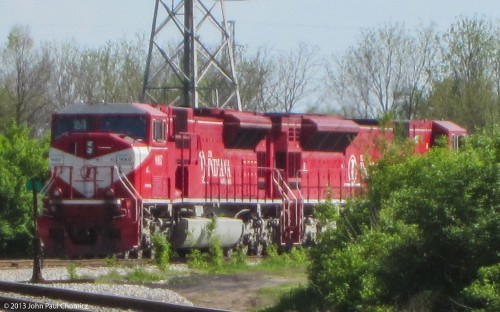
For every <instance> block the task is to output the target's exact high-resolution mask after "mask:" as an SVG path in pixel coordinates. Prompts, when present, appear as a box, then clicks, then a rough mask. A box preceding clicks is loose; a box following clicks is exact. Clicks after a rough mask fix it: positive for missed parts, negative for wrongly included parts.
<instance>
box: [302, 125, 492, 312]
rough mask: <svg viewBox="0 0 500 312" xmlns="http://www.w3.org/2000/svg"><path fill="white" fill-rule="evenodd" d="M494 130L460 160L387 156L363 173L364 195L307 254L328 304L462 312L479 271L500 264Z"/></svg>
mask: <svg viewBox="0 0 500 312" xmlns="http://www.w3.org/2000/svg"><path fill="white" fill-rule="evenodd" d="M499 129H500V127H497V128H494V129H489V130H488V131H489V132H483V133H480V134H478V135H477V136H474V137H472V138H470V140H469V142H468V146H467V147H465V148H464V149H462V150H461V151H460V152H454V151H450V150H448V149H445V148H441V149H434V150H432V151H431V152H429V153H428V154H426V155H421V156H412V157H408V156H405V157H398V155H397V154H394V153H390V154H389V155H388V156H387V157H386V158H384V159H382V160H381V161H380V162H378V163H377V164H375V165H373V166H371V167H370V169H369V184H368V190H367V193H366V194H365V195H364V196H363V197H362V198H359V199H356V200H353V201H352V202H350V203H348V204H347V206H346V207H344V208H342V209H341V210H340V211H339V214H338V216H336V217H335V218H336V220H335V221H336V224H337V229H336V230H329V231H326V232H325V233H322V234H321V235H320V237H319V243H318V245H317V247H316V248H314V249H313V250H312V252H311V259H312V260H311V266H310V274H309V276H310V281H311V284H312V285H314V286H315V287H318V289H319V291H320V293H322V294H323V295H324V298H325V299H326V300H327V302H328V303H329V304H331V305H333V306H335V307H336V308H337V309H339V310H341V311H360V310H363V311H366V310H376V309H405V307H409V306H411V304H414V303H415V302H416V301H420V302H421V301H422V300H424V299H425V300H427V301H428V302H426V305H427V309H429V310H453V309H456V308H459V307H460V305H461V304H462V303H463V302H465V298H464V293H463V290H464V288H465V287H467V286H468V285H471V283H472V282H473V281H474V280H475V279H476V277H477V276H478V272H479V269H480V268H481V267H490V266H492V265H496V264H498V263H499V262H500V254H499V253H498V250H500V214H499V212H500V165H499V161H500V157H499V155H500V130H499ZM484 274H486V273H484ZM483 278H484V277H483ZM473 285H475V286H471V287H472V288H470V291H472V289H479V288H478V287H479V286H477V284H473ZM488 289H489V288H488ZM481 290H482V291H483V292H482V294H484V291H485V290H484V288H481ZM470 291H469V292H468V293H467V294H468V295H469V297H471V293H470ZM476 293H480V292H479V291H476ZM477 296H479V295H477ZM477 296H476V297H473V298H476V299H477V298H478V297H477ZM484 296H487V295H484ZM479 297H480V296H479ZM486 301H488V302H487V303H484V302H485V300H483V301H480V302H481V304H485V305H489V306H488V307H486V309H489V308H491V305H492V304H493V303H491V302H494V301H493V300H486ZM473 303H474V302H473ZM493 306H494V304H493ZM475 307H476V306H474V304H472V308H475ZM477 307H479V308H481V305H478V306H477ZM495 307H496V306H495ZM487 311H489V310H487Z"/></svg>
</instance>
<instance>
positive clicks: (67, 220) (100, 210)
mask: <svg viewBox="0 0 500 312" xmlns="http://www.w3.org/2000/svg"><path fill="white" fill-rule="evenodd" d="M166 125H167V116H166V115H165V114H164V113H161V112H160V111H158V110H154V109H152V108H151V106H148V105H142V104H132V105H130V104H127V105H123V104H97V105H84V104H76V105H71V106H68V107H66V108H65V109H63V110H62V111H61V112H59V113H57V114H55V115H54V116H53V119H52V133H51V147H50V151H49V160H50V169H51V177H50V180H49V182H48V184H47V185H46V187H45V188H44V192H45V194H46V200H45V202H44V214H43V215H42V216H41V217H40V218H39V220H38V223H39V227H40V236H41V239H42V241H43V243H44V245H45V253H46V254H47V255H49V256H50V255H58V254H62V253H64V254H65V255H69V256H72V257H82V256H83V257H85V256H99V255H109V254H113V253H120V252H124V251H127V250H131V249H133V248H135V247H137V246H139V245H140V244H141V241H140V237H141V220H142V211H141V209H140V207H141V205H142V197H143V196H144V194H148V195H149V196H148V197H151V193H153V188H154V187H157V185H154V184H155V183H154V182H153V180H154V178H153V175H152V174H151V171H152V170H155V169H157V168H156V167H160V169H161V171H158V172H165V170H164V169H165V168H163V167H164V165H163V163H165V165H166V163H167V162H166V159H167V157H166V155H164V154H165V153H166V151H167V148H166V139H165V138H166V130H167V127H166ZM164 159H165V160H164ZM152 164H154V166H153V165H152ZM153 167H155V168H153ZM138 171H139V172H144V174H137V172H138ZM148 173H149V175H148ZM155 178H156V179H157V180H158V183H159V184H160V185H165V186H166V185H167V183H166V181H165V179H164V177H162V176H161V175H159V176H155ZM63 251H64V252H63Z"/></svg>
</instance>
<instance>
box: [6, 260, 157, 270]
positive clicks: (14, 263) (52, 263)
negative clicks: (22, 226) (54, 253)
mask: <svg viewBox="0 0 500 312" xmlns="http://www.w3.org/2000/svg"><path fill="white" fill-rule="evenodd" d="M149 263H153V262H152V260H150V259H116V260H115V259H113V260H109V259H75V260H63V259H43V267H44V268H49V267H67V266H69V265H76V266H78V267H98V266H99V267H104V266H110V265H114V264H116V265H125V266H136V265H145V264H149ZM32 266H33V259H1V260H0V270H5V269H25V268H31V267H32Z"/></svg>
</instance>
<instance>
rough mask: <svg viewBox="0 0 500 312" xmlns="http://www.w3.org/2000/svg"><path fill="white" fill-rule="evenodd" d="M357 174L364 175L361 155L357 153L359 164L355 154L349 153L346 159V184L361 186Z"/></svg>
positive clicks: (364, 169) (363, 162) (364, 168)
mask: <svg viewBox="0 0 500 312" xmlns="http://www.w3.org/2000/svg"><path fill="white" fill-rule="evenodd" d="M358 174H361V175H363V176H364V175H366V167H365V161H364V158H363V155H359V164H358V161H357V159H356V155H354V154H353V155H351V156H350V157H349V160H348V161H347V183H345V184H344V185H346V186H361V183H360V181H359V179H358Z"/></svg>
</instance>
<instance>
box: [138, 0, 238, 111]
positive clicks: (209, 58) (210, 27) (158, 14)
mask: <svg viewBox="0 0 500 312" xmlns="http://www.w3.org/2000/svg"><path fill="white" fill-rule="evenodd" d="M167 2H168V3H167ZM228 25H229V23H227V22H226V19H225V14H224V1H223V0H170V1H168V0H156V4H155V12H154V16H153V25H152V28H151V38H150V42H149V51H148V58H147V62H146V69H145V73H144V82H143V88H142V94H141V97H140V100H141V101H147V102H153V103H162V104H170V105H177V106H187V107H193V108H198V107H201V106H211V107H221V108H226V107H230V108H233V109H238V110H241V100H240V95H239V90H238V80H237V78H236V71H235V62H234V51H233V49H234V46H233V42H232V36H231V33H232V32H233V31H232V30H231V29H230V27H228ZM214 42H215V44H214ZM172 43H173V44H172Z"/></svg>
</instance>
